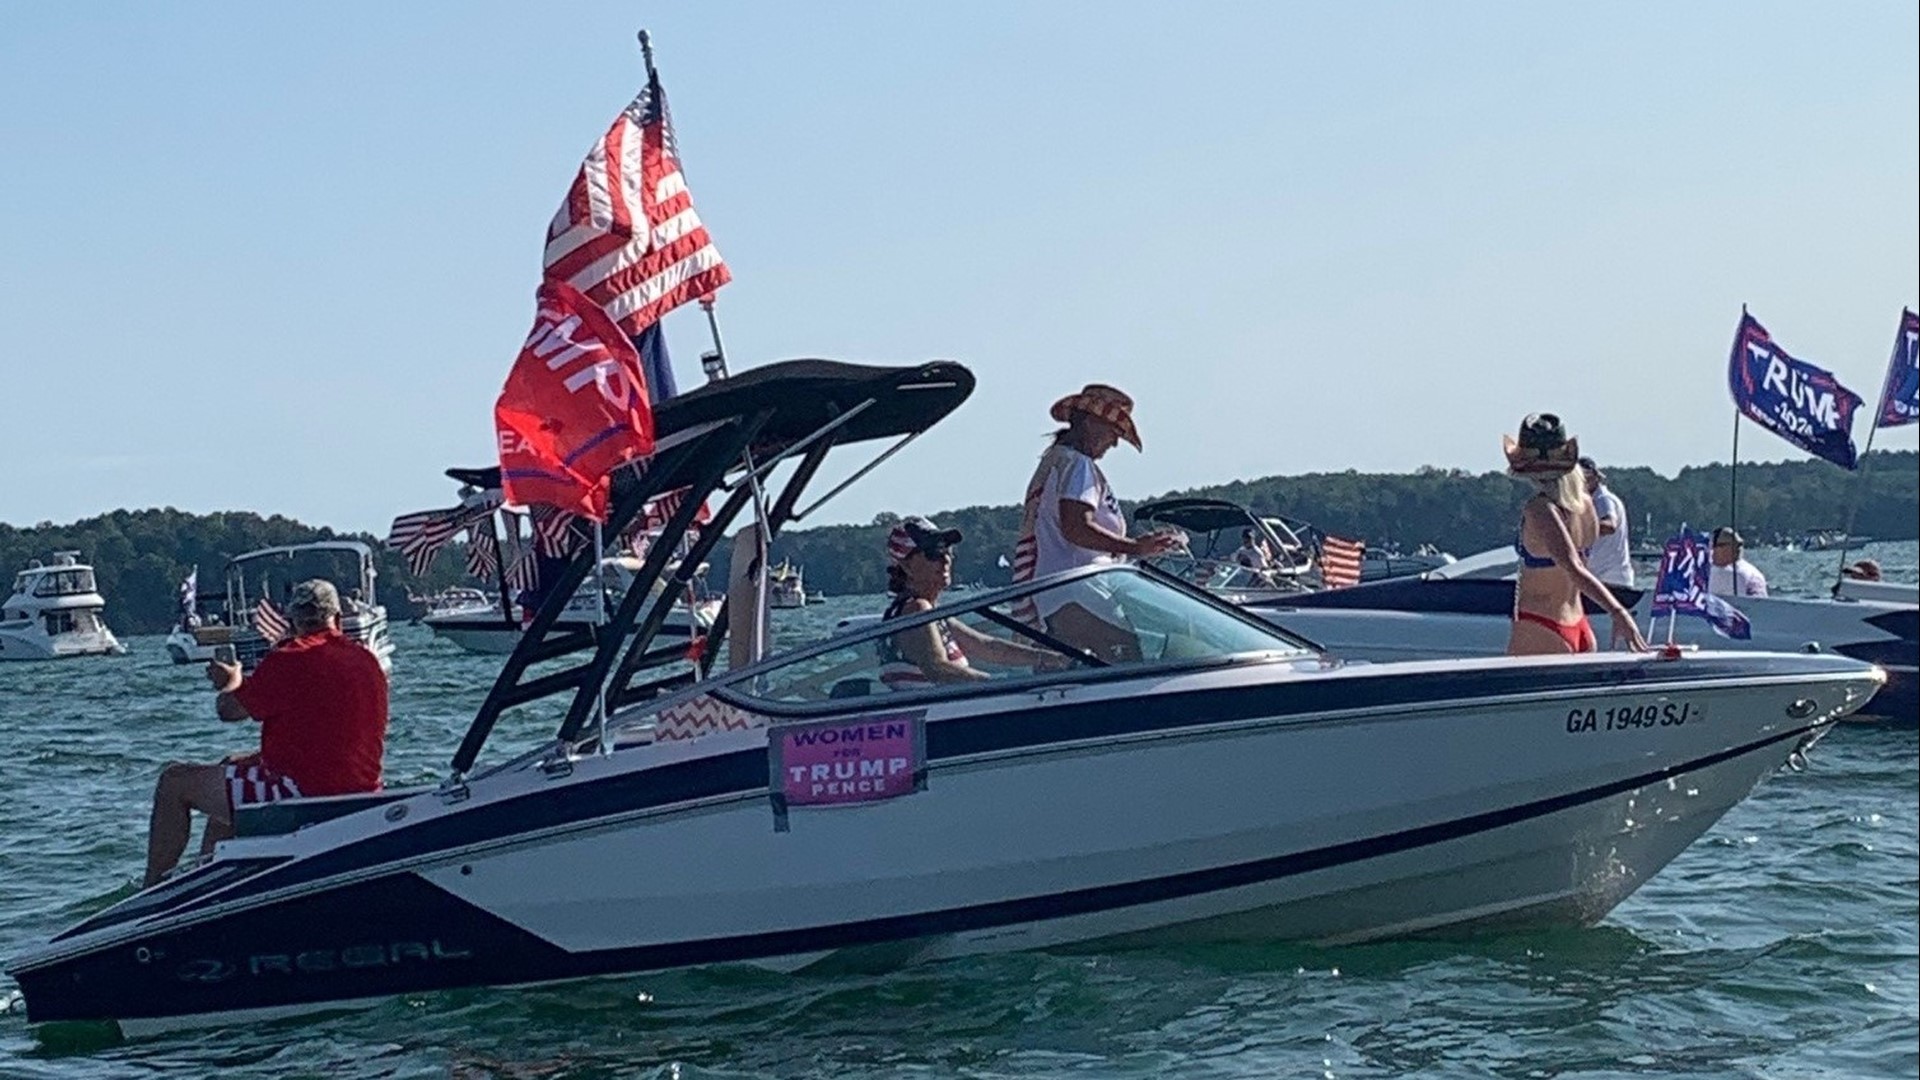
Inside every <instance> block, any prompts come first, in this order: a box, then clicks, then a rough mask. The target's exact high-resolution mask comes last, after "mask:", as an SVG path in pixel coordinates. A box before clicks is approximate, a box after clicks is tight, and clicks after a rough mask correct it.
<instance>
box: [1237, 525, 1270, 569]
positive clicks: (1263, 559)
mask: <svg viewBox="0 0 1920 1080" xmlns="http://www.w3.org/2000/svg"><path fill="white" fill-rule="evenodd" d="M1233 561H1234V562H1237V563H1239V564H1240V565H1241V566H1244V567H1246V568H1247V569H1249V570H1268V569H1272V567H1273V558H1272V556H1269V555H1268V554H1267V549H1266V547H1265V546H1263V545H1262V544H1261V543H1260V542H1259V541H1258V540H1256V539H1255V538H1254V535H1253V530H1252V529H1242V530H1240V547H1239V549H1238V550H1236V551H1235V552H1234V553H1233Z"/></svg>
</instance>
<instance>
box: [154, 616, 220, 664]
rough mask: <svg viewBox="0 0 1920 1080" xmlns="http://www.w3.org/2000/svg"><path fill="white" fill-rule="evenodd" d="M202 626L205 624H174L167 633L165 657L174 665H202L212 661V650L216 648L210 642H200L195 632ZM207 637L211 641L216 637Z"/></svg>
mask: <svg viewBox="0 0 1920 1080" xmlns="http://www.w3.org/2000/svg"><path fill="white" fill-rule="evenodd" d="M202 625H207V624H198V623H196V624H193V625H188V624H186V623H175V624H174V627H173V629H172V630H170V631H168V632H167V640H166V649H167V656H168V657H169V658H170V659H172V660H173V662H174V663H176V664H204V663H206V662H207V661H209V660H212V659H213V657H214V649H215V648H216V647H217V646H216V645H214V644H213V642H212V641H211V640H208V641H204V642H203V641H201V640H200V636H199V635H198V634H197V633H196V632H195V631H197V630H199V629H200V627H201V626H202ZM207 636H208V638H209V639H211V638H212V637H214V636H216V635H215V634H213V633H209V634H208V635H207Z"/></svg>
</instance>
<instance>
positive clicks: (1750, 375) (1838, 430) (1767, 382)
mask: <svg viewBox="0 0 1920 1080" xmlns="http://www.w3.org/2000/svg"><path fill="white" fill-rule="evenodd" d="M1727 386H1728V389H1730V390H1731V391H1732V392H1733V403H1734V405H1735V406H1736V407H1737V408H1738V409H1739V410H1740V414H1741V415H1742V416H1745V417H1746V418H1747V419H1749V420H1752V421H1753V422H1754V423H1756V424H1759V425H1760V426H1761V427H1763V428H1766V429H1767V430H1768V431H1771V432H1773V433H1774V434H1775V435H1778V436H1780V437H1781V438H1783V439H1785V440H1787V441H1788V442H1790V443H1792V444H1793V445H1795V446H1797V447H1799V448H1800V449H1802V450H1805V451H1806V452H1807V453H1809V454H1813V455H1815V456H1816V457H1823V458H1826V459H1827V460H1828V461H1831V462H1833V463H1834V464H1835V465H1838V466H1840V467H1841V468H1843V469H1851V468H1854V467H1855V466H1856V465H1857V464H1858V455H1857V453H1856V451H1855V450H1854V446H1853V411H1854V410H1855V409H1857V408H1859V407H1860V395H1858V394H1856V393H1854V392H1853V391H1851V390H1849V389H1847V388H1846V387H1844V386H1841V385H1840V380H1838V379H1836V378H1834V377H1833V373H1832V372H1830V371H1825V370H1823V369H1821V368H1817V367H1815V366H1813V365H1812V364H1809V363H1807V362H1806V361H1804V360H1796V359H1794V358H1793V357H1791V356H1789V355H1787V351H1786V350H1785V349H1783V348H1781V347H1780V346H1779V345H1778V344H1776V343H1775V342H1774V340H1773V338H1772V337H1771V336H1770V335H1769V334H1768V333H1767V329H1766V327H1764V326H1761V325H1760V320H1758V319H1756V318H1754V317H1753V316H1752V315H1749V314H1747V313H1746V312H1744V311H1743V312H1741V313H1740V328H1739V329H1738V330H1737V331H1735V332H1734V335H1733V352H1732V353H1731V354H1730V355H1729V356H1728V358H1727Z"/></svg>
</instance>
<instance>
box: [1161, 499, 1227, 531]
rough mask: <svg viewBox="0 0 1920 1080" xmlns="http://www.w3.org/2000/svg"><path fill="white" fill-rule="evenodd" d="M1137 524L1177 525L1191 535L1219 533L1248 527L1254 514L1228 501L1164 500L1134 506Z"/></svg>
mask: <svg viewBox="0 0 1920 1080" xmlns="http://www.w3.org/2000/svg"><path fill="white" fill-rule="evenodd" d="M1133 519H1134V520H1135V521H1157V522H1164V523H1166V524H1168V525H1175V526H1178V527H1180V528H1182V529H1185V530H1187V531H1188V532H1200V533H1207V532H1218V531H1219V530H1221V529H1238V528H1245V527H1246V526H1249V525H1251V524H1252V523H1253V521H1254V517H1253V513H1252V512H1251V511H1249V510H1248V509H1247V508H1246V507H1244V506H1241V505H1240V504H1239V503H1232V502H1228V501H1226V500H1225V499H1161V500H1160V501H1159V502H1150V503H1142V504H1141V505H1139V506H1136V507H1134V510H1133Z"/></svg>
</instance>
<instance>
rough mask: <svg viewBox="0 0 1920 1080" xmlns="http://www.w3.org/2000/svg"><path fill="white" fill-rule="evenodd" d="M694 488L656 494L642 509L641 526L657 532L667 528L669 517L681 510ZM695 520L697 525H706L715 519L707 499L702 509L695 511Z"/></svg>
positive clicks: (646, 529)
mask: <svg viewBox="0 0 1920 1080" xmlns="http://www.w3.org/2000/svg"><path fill="white" fill-rule="evenodd" d="M692 490H693V489H692V488H691V487H683V488H675V489H673V490H672V491H666V492H662V493H660V494H659V495H655V496H654V497H653V498H652V499H650V500H648V501H647V505H646V506H644V507H642V508H641V510H640V522H641V524H640V527H641V528H642V529H643V530H645V531H647V532H657V531H659V530H661V529H664V528H666V527H667V519H669V518H671V517H673V515H675V514H677V513H679V512H680V506H681V504H682V503H685V502H686V501H687V494H688V493H689V492H691V491H692ZM693 520H694V523H695V524H697V525H705V524H706V523H707V522H709V521H711V520H713V515H712V514H711V513H709V512H708V510H707V504H706V501H705V500H702V501H701V503H700V509H698V510H696V511H694V512H693Z"/></svg>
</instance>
